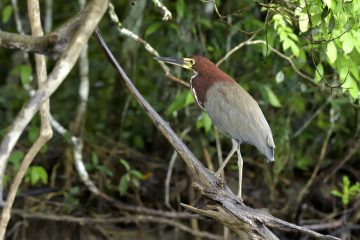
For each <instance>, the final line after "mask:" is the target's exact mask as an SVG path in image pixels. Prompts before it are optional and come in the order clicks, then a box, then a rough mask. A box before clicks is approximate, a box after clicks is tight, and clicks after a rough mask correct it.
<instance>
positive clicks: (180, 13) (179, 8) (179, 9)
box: [176, 0, 185, 18]
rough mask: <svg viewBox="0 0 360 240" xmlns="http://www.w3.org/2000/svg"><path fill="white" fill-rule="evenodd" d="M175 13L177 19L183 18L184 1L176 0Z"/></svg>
mask: <svg viewBox="0 0 360 240" xmlns="http://www.w3.org/2000/svg"><path fill="white" fill-rule="evenodd" d="M176 12H177V15H178V16H179V18H183V17H184V12H185V3H184V0H177V1H176Z"/></svg>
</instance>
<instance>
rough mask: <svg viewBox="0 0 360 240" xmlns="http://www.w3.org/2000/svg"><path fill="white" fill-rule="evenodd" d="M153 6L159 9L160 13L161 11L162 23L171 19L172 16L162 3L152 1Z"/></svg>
mask: <svg viewBox="0 0 360 240" xmlns="http://www.w3.org/2000/svg"><path fill="white" fill-rule="evenodd" d="M152 1H153V2H154V4H155V6H156V7H158V8H160V9H161V11H163V14H164V16H163V20H164V21H168V20H171V19H172V14H171V12H170V11H169V9H167V7H166V6H165V5H164V3H163V2H162V1H160V0H152Z"/></svg>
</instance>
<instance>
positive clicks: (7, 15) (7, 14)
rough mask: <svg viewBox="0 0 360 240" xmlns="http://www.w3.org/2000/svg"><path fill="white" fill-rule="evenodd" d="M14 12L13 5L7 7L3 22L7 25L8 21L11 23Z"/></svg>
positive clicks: (4, 9) (4, 11)
mask: <svg viewBox="0 0 360 240" xmlns="http://www.w3.org/2000/svg"><path fill="white" fill-rule="evenodd" d="M12 12H13V8H12V6H11V5H7V6H5V7H4V8H3V10H2V22H3V23H6V22H7V21H9V19H10V17H11V15H12Z"/></svg>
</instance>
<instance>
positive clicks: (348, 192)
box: [331, 176, 360, 206]
mask: <svg viewBox="0 0 360 240" xmlns="http://www.w3.org/2000/svg"><path fill="white" fill-rule="evenodd" d="M331 194H332V195H334V196H336V197H339V198H340V199H341V201H342V203H343V204H344V205H345V206H347V205H348V204H349V203H350V201H351V200H352V199H355V198H356V197H357V196H358V195H359V194H360V183H359V182H357V183H355V184H353V185H351V183H350V180H349V177H348V176H343V179H342V192H340V191H338V190H332V191H331Z"/></svg>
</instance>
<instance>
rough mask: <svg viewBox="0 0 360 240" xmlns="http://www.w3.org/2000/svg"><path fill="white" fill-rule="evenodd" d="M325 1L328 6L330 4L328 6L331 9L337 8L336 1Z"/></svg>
mask: <svg viewBox="0 0 360 240" xmlns="http://www.w3.org/2000/svg"><path fill="white" fill-rule="evenodd" d="M323 2H324V3H325V4H326V6H328V8H330V9H334V8H335V3H334V0H323Z"/></svg>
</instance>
